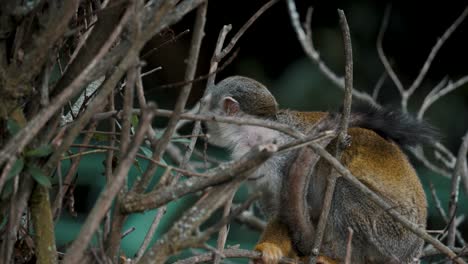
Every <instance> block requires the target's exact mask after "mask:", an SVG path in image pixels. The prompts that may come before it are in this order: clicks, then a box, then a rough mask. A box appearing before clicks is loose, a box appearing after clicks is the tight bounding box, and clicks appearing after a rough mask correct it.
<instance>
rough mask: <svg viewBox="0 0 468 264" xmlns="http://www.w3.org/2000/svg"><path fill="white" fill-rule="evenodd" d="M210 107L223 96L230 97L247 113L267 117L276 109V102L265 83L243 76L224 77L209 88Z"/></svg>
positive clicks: (274, 112)
mask: <svg viewBox="0 0 468 264" xmlns="http://www.w3.org/2000/svg"><path fill="white" fill-rule="evenodd" d="M209 93H210V94H211V96H212V97H211V102H210V106H211V107H210V108H214V107H216V104H218V103H219V102H220V100H222V99H223V98H224V97H228V96H229V97H232V98H234V99H235V100H236V101H237V102H239V106H240V109H241V110H242V111H243V112H244V113H247V114H250V115H255V116H262V117H268V116H273V115H275V114H276V112H277V111H278V104H277V103H276V100H275V98H274V97H273V95H272V94H271V93H270V91H268V89H267V88H266V87H265V85H263V84H261V83H259V82H257V81H255V80H253V79H251V78H248V77H243V76H232V77H229V78H226V79H224V80H222V81H221V82H219V83H218V84H216V85H215V86H213V87H210V88H209Z"/></svg>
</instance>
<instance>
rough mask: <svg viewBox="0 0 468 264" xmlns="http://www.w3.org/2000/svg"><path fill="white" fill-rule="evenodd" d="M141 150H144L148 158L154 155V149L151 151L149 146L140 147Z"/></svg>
mask: <svg viewBox="0 0 468 264" xmlns="http://www.w3.org/2000/svg"><path fill="white" fill-rule="evenodd" d="M140 150H141V151H142V152H143V154H145V156H146V157H147V158H151V157H152V156H153V151H151V150H150V149H149V148H147V147H140Z"/></svg>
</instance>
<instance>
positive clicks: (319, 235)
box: [304, 9, 353, 264]
mask: <svg viewBox="0 0 468 264" xmlns="http://www.w3.org/2000/svg"><path fill="white" fill-rule="evenodd" d="M338 15H339V17H340V27H341V31H342V34H343V43H344V47H345V58H346V62H345V94H344V100H343V113H342V116H341V120H340V126H339V128H338V132H337V134H338V140H337V142H336V153H335V157H336V158H337V159H341V154H342V152H343V150H344V149H345V148H346V147H347V145H348V143H346V142H347V141H348V140H349V139H348V123H349V117H350V114H351V101H352V91H353V49H352V45H351V34H350V32H349V26H348V22H347V21H346V16H345V14H344V12H343V10H340V9H338ZM309 177H310V175H309ZM338 177H339V175H338V174H337V173H336V172H335V171H333V170H332V172H331V174H330V175H329V177H328V179H327V187H326V190H325V195H324V198H323V207H322V211H321V213H320V218H319V222H318V224H317V230H316V233H315V237H314V245H313V248H312V254H313V256H312V257H311V258H310V260H309V263H311V264H315V263H316V261H317V260H316V257H317V256H318V255H319V250H320V248H321V246H322V239H323V235H324V231H325V227H326V224H327V220H328V214H329V212H330V208H331V204H332V200H333V194H334V193H335V186H336V180H337V179H338ZM307 182H308V180H307ZM304 195H305V193H304Z"/></svg>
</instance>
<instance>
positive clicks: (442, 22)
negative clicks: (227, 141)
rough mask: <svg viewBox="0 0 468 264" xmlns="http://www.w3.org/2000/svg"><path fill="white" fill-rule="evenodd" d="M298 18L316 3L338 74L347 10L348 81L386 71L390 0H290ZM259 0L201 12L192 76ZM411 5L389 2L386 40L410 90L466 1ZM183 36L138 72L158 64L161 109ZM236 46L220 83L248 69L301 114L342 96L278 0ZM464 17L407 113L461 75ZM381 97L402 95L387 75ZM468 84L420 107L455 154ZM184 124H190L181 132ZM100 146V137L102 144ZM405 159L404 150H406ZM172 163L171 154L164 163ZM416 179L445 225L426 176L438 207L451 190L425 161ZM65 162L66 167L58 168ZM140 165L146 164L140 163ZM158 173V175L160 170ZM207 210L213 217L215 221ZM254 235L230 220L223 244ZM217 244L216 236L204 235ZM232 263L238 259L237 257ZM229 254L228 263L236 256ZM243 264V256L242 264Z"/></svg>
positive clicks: (394, 100)
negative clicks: (306, 50)
mask: <svg viewBox="0 0 468 264" xmlns="http://www.w3.org/2000/svg"><path fill="white" fill-rule="evenodd" d="M296 2H297V5H298V8H299V10H300V11H301V15H302V17H303V18H304V17H305V11H306V9H307V7H308V6H310V5H313V6H314V13H313V18H312V30H313V41H314V44H315V46H316V47H317V49H318V50H319V52H320V54H321V57H322V59H323V60H324V61H325V62H326V63H327V64H328V65H329V66H330V67H331V68H332V69H333V70H334V71H335V72H337V73H339V74H340V75H341V74H342V73H343V68H344V56H343V45H342V38H341V32H340V30H339V26H338V16H337V13H336V9H337V8H341V9H343V10H344V12H345V14H346V15H347V19H348V23H349V26H350V30H351V36H352V43H353V52H354V54H353V56H354V79H355V83H354V84H355V87H356V88H357V89H359V90H362V91H366V92H368V93H372V89H373V87H374V86H375V84H376V83H377V80H378V79H379V77H380V76H381V75H382V73H383V72H384V68H383V66H382V64H381V62H380V61H379V58H378V55H377V50H376V44H375V43H376V39H377V34H378V30H379V27H380V23H381V20H382V18H383V14H384V10H385V8H386V7H387V6H388V4H390V2H383V1H364V0H362V1H358V0H354V1H296ZM263 3H265V1H247V0H236V1H233V0H229V1H228V0H225V1H211V2H210V3H209V5H208V6H209V8H208V17H207V28H206V30H205V33H206V35H205V38H204V42H203V46H202V51H201V54H200V61H199V64H198V66H199V68H198V71H197V73H198V75H203V74H206V73H207V72H208V67H209V60H210V58H211V55H212V52H213V49H214V45H215V42H216V39H217V35H218V32H219V30H220V29H221V28H222V26H223V25H224V24H232V25H233V30H232V31H231V33H230V34H229V35H228V40H229V37H232V36H233V35H234V34H235V32H236V31H237V30H238V29H239V28H240V27H241V26H242V25H243V23H244V22H245V21H247V20H248V19H249V17H250V16H251V15H252V14H253V13H254V12H256V10H257V9H258V8H259V7H260V6H261V5H262V4H263ZM411 4H412V3H409V2H408V1H405V2H394V3H392V12H391V16H390V21H389V25H388V28H387V33H386V34H385V38H384V42H383V46H384V50H385V52H386V54H387V56H388V58H389V60H390V62H391V63H392V65H393V67H394V69H395V71H396V73H397V74H398V76H399V77H400V79H401V81H402V83H403V85H404V86H405V87H408V86H409V85H410V84H411V82H412V81H413V80H414V78H415V77H416V76H417V74H418V72H419V70H420V68H421V66H422V65H423V63H424V60H425V58H426V56H427V55H428V54H429V52H430V50H431V48H432V46H433V45H434V44H435V42H436V40H437V38H438V37H440V36H441V35H442V34H443V33H444V31H445V30H446V29H447V28H448V27H449V26H450V25H451V23H452V22H453V21H454V20H455V19H456V18H457V17H458V16H459V15H460V13H461V11H462V10H463V9H464V7H465V6H466V1H450V2H446V3H443V4H441V3H438V2H437V3H431V4H430V3H427V2H425V3H421V4H417V3H414V4H413V5H414V6H411ZM193 19H194V14H191V15H189V16H187V17H186V18H185V19H184V20H183V21H181V23H179V24H177V25H175V26H174V27H173V28H172V29H171V30H170V31H167V32H164V33H163V34H161V35H159V36H157V37H155V39H154V40H153V41H152V42H151V44H150V45H149V46H148V47H147V49H148V50H149V49H151V48H153V47H157V46H159V45H161V44H162V43H164V42H166V41H168V40H171V38H173V37H174V36H175V35H177V34H179V33H180V32H182V31H184V30H186V29H191V28H192V25H193ZM189 44H190V34H187V35H185V36H183V37H181V38H179V39H177V40H176V41H174V42H172V43H170V44H166V45H164V46H161V48H160V49H159V50H158V51H157V52H155V53H153V54H152V55H151V56H149V57H147V58H145V59H146V62H147V66H146V68H145V70H149V69H152V68H154V67H158V66H162V67H163V69H162V70H160V71H157V72H156V73H154V74H151V75H149V76H146V77H145V79H144V85H145V93H146V94H147V97H148V99H149V100H153V101H156V102H157V103H158V105H159V106H160V107H161V108H165V109H172V107H173V105H174V102H175V100H176V98H177V95H178V92H179V90H180V87H173V88H161V87H160V86H161V85H163V84H169V83H173V82H178V81H181V80H183V74H184V70H185V63H184V60H185V59H186V57H187V54H188V50H189V49H188V47H189ZM237 47H239V48H240V51H239V53H238V56H237V57H236V58H235V59H234V61H233V62H232V63H231V64H230V65H228V66H227V67H226V69H225V70H223V71H222V72H220V73H219V74H218V76H217V80H218V81H219V80H221V79H222V78H224V77H226V76H230V75H234V74H239V75H246V76H249V77H252V78H255V79H257V80H259V81H261V82H263V83H264V84H266V85H267V86H268V87H269V88H270V90H271V91H272V93H273V94H274V95H275V96H276V98H277V100H278V102H279V104H280V106H281V107H283V108H291V109H297V110H304V111H313V110H321V111H326V110H335V109H337V107H338V106H339V104H340V103H341V100H342V92H341V91H340V90H339V89H338V88H336V87H335V86H333V84H332V83H331V82H329V81H328V80H327V79H326V78H324V77H323V76H322V75H321V74H320V73H319V72H318V71H317V68H316V67H315V66H314V65H313V64H312V63H311V62H310V61H309V60H308V59H307V58H305V57H304V54H303V51H302V49H301V47H300V45H299V43H298V41H297V39H296V35H295V33H294V31H293V28H292V27H291V24H290V19H289V17H288V14H287V11H286V5H285V3H284V2H283V1H280V2H279V3H277V4H276V5H275V6H274V7H272V8H271V9H270V10H268V11H267V12H266V13H265V14H264V15H263V16H261V17H260V18H259V19H258V20H257V21H256V22H255V23H254V24H253V26H252V27H251V28H250V29H249V30H248V31H247V32H246V34H245V35H244V36H243V37H242V38H241V40H240V41H239V43H238V45H237ZM467 47H468V21H465V22H463V23H462V24H461V25H460V28H459V29H458V30H457V31H456V32H455V33H454V34H453V36H452V37H451V38H450V39H449V40H448V41H447V42H446V44H445V45H444V47H443V48H442V49H441V51H440V52H439V54H438V55H437V57H436V58H435V60H434V62H433V65H432V67H431V69H430V71H429V72H428V75H427V77H426V78H425V80H424V82H423V85H422V86H421V87H420V89H419V90H417V91H416V93H415V95H414V96H413V98H412V99H411V100H410V102H409V103H410V104H409V108H410V111H412V112H413V113H414V112H415V111H417V110H418V108H419V106H420V104H421V102H422V100H423V99H424V97H425V96H426V95H427V93H428V92H429V91H430V90H431V88H432V87H434V86H435V85H436V84H437V83H438V82H439V81H440V80H441V79H442V78H444V77H446V76H448V78H450V79H451V80H458V79H459V78H460V77H462V76H465V75H467V74H468V63H467V61H468V49H467ZM204 87H205V82H204V81H201V82H197V83H195V84H194V88H193V92H192V94H191V97H190V101H189V107H191V106H192V105H193V104H195V102H196V101H197V100H198V99H199V98H200V97H201V95H202V94H203V90H204ZM378 101H379V102H380V103H381V104H384V105H392V106H395V107H399V106H400V105H399V103H400V97H399V95H398V93H397V90H396V88H395V86H394V85H393V83H392V81H391V80H390V79H388V78H387V79H386V80H385V82H384V84H383V86H382V90H381V93H380V95H379V97H378ZM467 114H468V87H467V86H466V85H465V87H462V88H459V89H458V90H456V91H455V92H452V93H450V94H448V95H447V96H445V97H444V98H443V99H441V100H440V101H438V102H437V103H436V104H434V105H433V107H432V108H430V109H429V111H428V112H427V113H426V119H427V120H428V121H429V122H430V123H432V124H433V125H434V126H435V127H437V128H438V129H439V130H440V132H441V134H442V135H443V138H442V142H443V143H444V144H445V145H446V146H447V147H448V148H449V149H450V150H451V151H452V152H453V153H457V151H458V147H459V145H460V142H461V136H462V135H463V134H464V132H465V131H466V130H467V129H468V122H467V121H468V118H467V116H468V115H467ZM165 122H166V120H164V119H158V120H156V121H155V125H156V126H159V127H163V126H164V124H165ZM189 129H190V127H188V128H187V131H188V130H189ZM102 143H103V144H105V142H102ZM216 153H217V154H216V155H217V156H218V157H220V158H223V159H227V158H228V154H227V153H226V152H222V151H220V150H219V149H217V150H216ZM104 158H105V156H104V154H93V155H88V156H86V157H85V158H83V160H82V163H81V166H80V169H79V171H78V175H77V176H78V180H77V187H76V189H75V209H76V211H77V213H78V216H77V217H72V216H70V215H69V214H68V213H66V212H65V213H64V215H63V216H62V217H61V219H60V221H59V223H58V225H57V230H56V234H57V241H58V243H59V244H60V245H66V243H67V242H69V241H70V240H72V239H73V238H74V237H75V235H76V234H77V233H78V232H79V228H80V224H81V223H82V222H83V220H84V217H85V216H86V214H87V212H88V211H89V210H90V209H91V208H92V206H93V202H94V200H95V199H96V198H97V195H98V194H99V192H100V190H101V188H102V186H103V184H104V182H105V177H104V175H103V172H104V166H103V160H104ZM410 158H411V156H410ZM168 162H170V159H168ZM413 164H414V165H415V167H416V168H417V171H418V173H419V175H420V178H421V180H422V182H423V184H424V186H425V189H426V194H427V197H428V202H429V204H430V206H429V213H430V215H429V219H428V229H430V230H435V229H442V228H443V227H444V224H443V222H442V221H441V217H440V216H439V214H438V213H437V211H436V209H435V207H434V205H433V199H432V197H431V195H430V191H429V187H428V186H429V183H430V182H432V183H433V184H434V186H435V187H436V189H437V192H438V195H439V198H440V199H441V201H442V205H443V207H444V208H445V209H447V208H448V200H449V195H450V180H449V179H447V178H443V177H442V176H440V175H437V174H435V173H433V172H431V171H429V170H428V169H426V168H424V167H423V166H422V164H420V163H419V162H417V161H414V160H413ZM68 165H69V162H68V161H65V162H64V163H63V166H62V167H63V170H64V172H65V171H66V170H67V166H68ZM140 166H141V168H142V169H144V168H145V166H146V163H145V162H144V161H140ZM159 173H160V172H159ZM140 174H141V173H140V172H139V170H138V169H137V168H136V167H134V168H132V170H131V173H130V175H129V177H130V181H132V180H133V179H134V178H135V177H137V176H138V175H140ZM194 196H196V195H193V196H187V197H184V198H183V199H181V200H178V201H176V202H173V203H171V204H169V208H168V211H167V213H166V215H165V217H164V218H163V221H162V223H161V225H160V227H159V229H158V231H157V233H156V237H155V238H157V237H158V236H160V235H161V234H163V233H164V232H165V231H166V230H167V228H168V227H169V226H171V224H172V223H174V221H176V219H177V218H178V216H180V214H181V212H182V211H183V210H184V209H185V208H187V207H188V206H190V204H191V203H193V202H194V201H195V200H196V199H195V197H194ZM245 197H246V190H245V188H242V189H241V191H240V192H239V193H238V194H237V195H236V199H235V202H241V201H242V200H243V199H244V198H245ZM467 198H468V197H467V196H466V194H463V193H462V195H461V196H460V203H459V208H458V213H459V215H460V214H465V215H466V213H468V203H467ZM155 213H156V211H155V210H151V211H148V212H145V213H144V214H139V215H134V216H131V217H130V218H129V219H128V220H127V222H126V224H125V228H124V229H125V230H126V229H129V228H131V227H135V228H136V229H135V231H133V232H132V233H130V234H129V235H128V236H126V237H125V238H124V239H123V242H122V243H123V244H122V246H123V248H122V249H123V251H124V253H125V254H126V255H127V256H133V255H134V254H135V252H136V250H137V249H138V247H139V246H140V243H141V241H142V240H143V238H144V236H145V234H146V232H147V229H148V228H149V226H150V224H151V221H152V219H153V217H154V215H155ZM216 219H217V217H216V216H214V217H213V219H212V220H211V221H216ZM460 230H461V231H462V233H463V235H464V238H465V240H468V224H467V222H466V221H465V222H464V223H463V224H462V226H461V227H460ZM258 236H259V233H258V232H256V231H253V230H251V229H250V228H248V227H246V226H244V225H240V224H238V223H236V222H234V223H232V224H231V227H230V232H229V236H228V242H227V246H229V245H236V244H239V245H240V247H241V248H246V249H250V248H252V247H253V245H254V243H255V242H256V240H257V239H258ZM210 243H211V245H215V244H216V242H215V239H213V240H212V241H210ZM194 252H199V251H198V249H194V250H193V251H187V252H185V253H184V256H186V255H188V254H190V253H194ZM236 261H237V260H236ZM236 261H234V260H229V261H226V263H230V262H236ZM244 262H245V261H244Z"/></svg>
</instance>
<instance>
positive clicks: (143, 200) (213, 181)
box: [122, 144, 277, 213]
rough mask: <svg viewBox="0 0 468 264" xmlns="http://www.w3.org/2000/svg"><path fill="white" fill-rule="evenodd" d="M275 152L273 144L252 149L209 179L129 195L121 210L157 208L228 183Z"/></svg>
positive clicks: (216, 169)
mask: <svg viewBox="0 0 468 264" xmlns="http://www.w3.org/2000/svg"><path fill="white" fill-rule="evenodd" d="M276 151H277V146H276V145H273V144H268V145H263V146H258V147H256V148H253V149H252V150H251V151H249V152H248V153H247V154H246V155H244V156H243V157H241V158H240V159H239V160H236V161H233V162H230V163H228V165H226V166H220V167H218V168H215V169H213V170H211V171H209V173H208V174H209V175H210V177H208V178H199V179H195V178H190V179H187V180H185V181H181V182H178V183H176V184H175V185H173V186H171V187H167V188H162V189H156V190H153V191H151V192H148V193H146V194H131V195H130V194H129V195H128V197H127V201H126V203H125V204H124V205H123V208H122V210H124V211H125V212H127V213H130V212H141V211H144V210H148V209H154V208H158V207H160V206H162V205H165V204H167V203H169V202H171V201H173V200H175V199H177V198H179V197H182V196H183V195H186V194H189V193H193V192H196V191H200V190H203V189H205V188H207V187H209V186H213V185H217V184H221V183H224V182H227V181H230V180H232V179H233V178H236V177H238V174H240V173H244V172H248V171H251V170H253V169H254V168H257V167H258V166H259V165H260V164H262V163H263V162H265V161H266V160H267V159H268V158H269V157H271V155H273V153H275V152H276Z"/></svg>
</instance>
